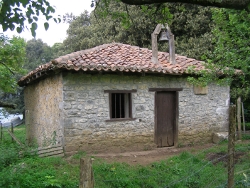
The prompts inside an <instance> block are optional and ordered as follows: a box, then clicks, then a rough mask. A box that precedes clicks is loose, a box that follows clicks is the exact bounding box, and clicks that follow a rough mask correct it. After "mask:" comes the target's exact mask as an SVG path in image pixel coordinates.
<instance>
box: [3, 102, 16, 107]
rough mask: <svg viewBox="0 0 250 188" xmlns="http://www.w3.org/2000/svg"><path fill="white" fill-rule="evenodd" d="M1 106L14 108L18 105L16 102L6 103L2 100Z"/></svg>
mask: <svg viewBox="0 0 250 188" xmlns="http://www.w3.org/2000/svg"><path fill="white" fill-rule="evenodd" d="M0 107H3V108H12V109H15V108H16V106H15V105H14V104H10V103H5V102H3V101H0Z"/></svg>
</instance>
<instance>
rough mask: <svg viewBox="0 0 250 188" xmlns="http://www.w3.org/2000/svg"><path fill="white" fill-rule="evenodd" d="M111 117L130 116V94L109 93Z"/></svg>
mask: <svg viewBox="0 0 250 188" xmlns="http://www.w3.org/2000/svg"><path fill="white" fill-rule="evenodd" d="M110 95H111V105H110V107H111V109H110V111H111V113H110V114H111V118H112V119H113V118H132V117H131V94H130V93H111V94H110Z"/></svg>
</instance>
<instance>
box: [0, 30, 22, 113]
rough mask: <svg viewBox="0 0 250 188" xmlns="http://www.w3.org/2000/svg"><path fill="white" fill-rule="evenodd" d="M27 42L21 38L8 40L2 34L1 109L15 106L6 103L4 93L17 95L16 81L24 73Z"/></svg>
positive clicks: (0, 45)
mask: <svg viewBox="0 0 250 188" xmlns="http://www.w3.org/2000/svg"><path fill="white" fill-rule="evenodd" d="M25 45H26V43H25V41H24V39H22V38H19V37H13V38H12V39H9V38H7V37H6V36H4V35H3V34H0V80H1V82H0V94H1V96H2V98H0V107H11V108H13V107H14V106H13V104H9V103H6V102H4V101H3V100H1V99H3V98H5V97H6V95H5V96H3V94H4V93H15V91H16V89H17V84H16V80H17V79H18V78H19V77H20V75H22V74H23V73H24V69H23V68H22V66H23V64H24V62H25Z"/></svg>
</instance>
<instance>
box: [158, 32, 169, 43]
mask: <svg viewBox="0 0 250 188" xmlns="http://www.w3.org/2000/svg"><path fill="white" fill-rule="evenodd" d="M167 40H168V33H167V31H162V32H161V36H160V38H159V41H160V42H161V41H167Z"/></svg>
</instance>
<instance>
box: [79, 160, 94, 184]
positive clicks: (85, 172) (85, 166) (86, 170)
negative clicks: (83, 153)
mask: <svg viewBox="0 0 250 188" xmlns="http://www.w3.org/2000/svg"><path fill="white" fill-rule="evenodd" d="M79 188H94V174H93V169H92V160H91V158H81V159H80V185H79Z"/></svg>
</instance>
